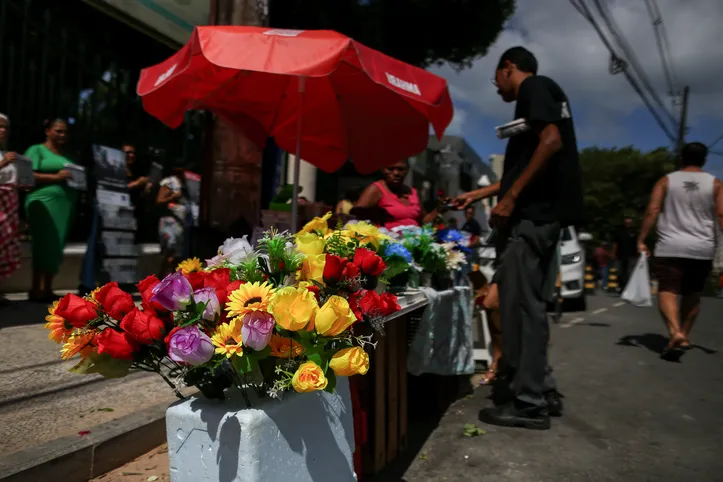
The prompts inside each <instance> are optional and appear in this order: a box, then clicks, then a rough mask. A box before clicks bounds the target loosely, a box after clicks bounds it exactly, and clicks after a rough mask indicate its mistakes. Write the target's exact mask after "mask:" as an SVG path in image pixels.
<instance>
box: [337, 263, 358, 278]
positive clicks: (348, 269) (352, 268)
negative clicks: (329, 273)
mask: <svg viewBox="0 0 723 482" xmlns="http://www.w3.org/2000/svg"><path fill="white" fill-rule="evenodd" d="M360 271H361V270H360V269H359V266H357V265H355V264H354V263H350V262H349V261H348V260H346V259H345V260H344V269H343V270H342V273H341V276H342V278H344V279H354V278H356V277H357V276H359V272H360Z"/></svg>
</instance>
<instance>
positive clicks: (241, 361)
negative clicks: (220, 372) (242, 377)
mask: <svg viewBox="0 0 723 482" xmlns="http://www.w3.org/2000/svg"><path fill="white" fill-rule="evenodd" d="M232 363H233V366H234V368H236V370H238V371H239V373H251V372H252V371H254V370H255V369H256V367H257V366H258V362H257V361H256V359H255V358H254V357H252V356H248V355H245V354H244V355H242V356H234V357H233V360H232Z"/></svg>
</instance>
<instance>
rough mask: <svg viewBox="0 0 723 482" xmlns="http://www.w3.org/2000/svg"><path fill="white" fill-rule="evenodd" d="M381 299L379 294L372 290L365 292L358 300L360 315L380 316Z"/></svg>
mask: <svg viewBox="0 0 723 482" xmlns="http://www.w3.org/2000/svg"><path fill="white" fill-rule="evenodd" d="M381 305H382V298H381V297H380V296H379V293H377V292H376V291H372V290H367V291H366V292H365V293H364V296H362V297H361V299H360V300H359V308H361V311H362V313H364V314H365V315H368V316H377V315H379V314H381V307H382V306H381Z"/></svg>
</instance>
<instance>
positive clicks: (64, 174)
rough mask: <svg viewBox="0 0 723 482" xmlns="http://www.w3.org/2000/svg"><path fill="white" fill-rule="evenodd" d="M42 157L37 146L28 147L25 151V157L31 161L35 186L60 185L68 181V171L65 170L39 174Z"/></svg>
mask: <svg viewBox="0 0 723 482" xmlns="http://www.w3.org/2000/svg"><path fill="white" fill-rule="evenodd" d="M42 155H43V154H42V153H41V152H40V149H39V147H38V146H30V147H29V148H28V150H27V151H25V157H27V158H28V159H30V160H31V161H32V167H33V175H34V176H35V183H36V184H60V183H63V182H65V181H66V179H70V177H71V175H70V171H68V170H67V169H61V170H60V171H58V172H56V173H47V172H39V171H38V170H39V169H40V165H41V158H42Z"/></svg>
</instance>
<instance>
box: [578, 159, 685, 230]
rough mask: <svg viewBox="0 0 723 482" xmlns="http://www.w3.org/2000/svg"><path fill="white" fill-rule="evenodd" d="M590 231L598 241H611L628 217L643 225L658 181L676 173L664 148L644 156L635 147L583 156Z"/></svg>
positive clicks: (673, 161)
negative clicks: (644, 216) (672, 172)
mask: <svg viewBox="0 0 723 482" xmlns="http://www.w3.org/2000/svg"><path fill="white" fill-rule="evenodd" d="M580 166H581V169H582V180H583V189H584V196H585V210H586V212H587V221H588V222H587V227H588V230H589V231H590V232H591V233H592V234H593V235H594V236H595V239H596V240H600V241H603V240H611V237H612V235H613V233H614V232H615V229H617V228H618V227H619V226H620V225H621V224H622V221H623V219H624V218H625V217H628V216H629V217H631V218H632V219H633V220H634V222H635V223H636V225H638V226H639V225H640V222H641V220H642V217H643V215H644V213H645V208H646V206H647V204H648V200H649V199H650V193H651V191H652V190H653V186H654V185H655V183H656V181H657V180H658V179H660V178H661V177H662V176H664V175H665V174H667V173H669V172H671V171H673V170H674V169H675V158H674V156H673V155H672V154H671V153H670V151H668V150H667V149H665V148H658V149H655V150H653V151H651V152H647V153H643V152H641V151H639V150H638V149H634V148H632V147H624V148H619V149H601V148H597V147H593V148H588V149H584V150H582V151H581V152H580Z"/></svg>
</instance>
